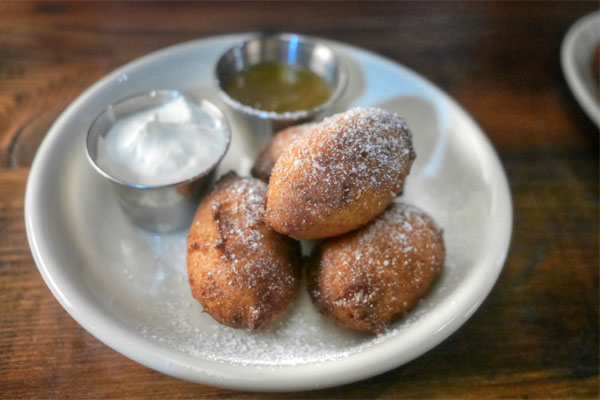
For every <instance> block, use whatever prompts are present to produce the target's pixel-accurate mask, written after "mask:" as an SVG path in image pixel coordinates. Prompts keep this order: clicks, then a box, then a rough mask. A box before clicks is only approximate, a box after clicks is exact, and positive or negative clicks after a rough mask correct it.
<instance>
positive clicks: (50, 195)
mask: <svg viewBox="0 0 600 400" xmlns="http://www.w3.org/2000/svg"><path fill="white" fill-rule="evenodd" d="M247 37H249V35H230V36H221V37H215V38H210V39H202V40H197V41H193V42H189V43H184V44H181V45H177V46H173V47H170V48H167V49H165V50H162V51H158V52H156V53H153V54H150V55H148V56H146V57H142V58H141V59H139V60H137V61H134V62H132V63H130V64H128V65H126V66H124V67H122V68H120V69H118V70H117V71H115V72H113V73H111V74H110V75H108V76H107V77H105V78H104V79H102V80H100V81H99V82H98V83H96V84H95V85H93V86H92V87H91V88H90V89H88V90H87V91H86V92H85V93H83V94H82V95H81V96H80V97H79V98H78V99H77V100H75V101H74V102H73V103H72V104H71V105H70V106H69V107H68V108H67V109H66V110H65V111H64V113H63V114H62V115H61V116H60V118H59V119H58V120H57V121H56V123H55V124H54V126H53V127H52V128H51V129H50V131H49V132H48V134H47V136H46V137H45V139H44V141H43V143H42V145H41V147H40V149H39V151H38V153H37V155H36V158H35V160H34V163H33V166H32V168H31V173H30V176H29V182H28V185H27V193H26V201H25V214H26V224H27V234H28V238H29V243H30V246H31V250H32V252H33V255H34V258H35V261H36V263H37V265H38V268H39V270H40V272H41V274H42V276H43V277H44V280H45V281H46V283H47V285H48V287H49V288H50V289H51V290H52V292H53V293H54V295H55V296H56V298H57V299H58V301H59V302H60V303H61V304H62V305H63V307H64V308H65V309H66V310H67V311H68V312H69V313H70V314H71V315H72V316H73V318H75V320H77V322H79V323H80V324H81V325H82V326H83V327H84V328H85V329H87V330H88V331H89V332H91V333H92V334H93V335H94V336H96V337H97V338H98V339H100V340H101V341H103V342H104V343H106V344H107V345H108V346H110V347H112V348H113V349H115V350H117V351H119V352H120V353H122V354H124V355H126V356H127V357H130V358H131V359H133V360H136V361H138V362H140V363H142V364H144V365H146V366H148V367H150V368H154V369H156V370H158V371H161V372H163V373H165V374H169V375H173V376H176V377H179V378H183V379H188V380H192V381H196V382H202V383H206V384H210V385H215V386H221V387H228V388H235V389H246V390H269V391H284V390H304V389H313V388H323V387H328V386H334V385H339V384H343V383H348V382H352V381H356V380H359V379H363V378H367V377H369V376H373V375H376V374H379V373H381V372H384V371H387V370H390V369H392V368H394V367H397V366H399V365H402V364H404V363H406V362H408V361H410V360H412V359H414V358H416V357H418V356H419V355H421V354H423V353H425V352H426V351H428V350H430V349H431V348H433V347H434V346H435V345H437V344H438V343H440V342H441V341H442V340H444V339H445V338H446V337H448V336H449V335H450V334H451V333H452V332H454V331H456V329H458V328H459V327H460V326H461V325H462V324H463V323H464V322H465V321H466V320H467V319H468V318H469V317H470V316H471V315H472V314H473V312H474V311H475V310H476V309H477V307H478V306H479V305H480V304H481V302H482V301H483V300H484V298H485V297H486V296H487V294H488V293H489V291H490V290H491V288H492V286H493V284H494V282H495V281H496V279H497V277H498V274H499V273H500V271H501V269H502V265H503V262H504V260H505V257H506V252H507V249H508V245H509V240H510V234H511V227H512V208H511V200H510V193H509V188H508V184H507V180H506V176H505V174H504V171H503V169H502V166H501V164H500V161H499V160H498V157H497V156H496V154H495V152H494V150H493V149H492V147H491V145H490V143H489V142H488V140H487V139H486V137H485V134H484V133H483V132H482V131H481V130H480V129H479V127H478V126H477V125H476V124H475V123H474V122H473V120H472V119H471V118H470V117H469V115H468V114H467V113H466V112H465V111H464V110H463V109H462V108H460V107H459V106H458V105H457V104H456V103H455V102H454V101H452V99H450V98H449V97H448V96H447V95H446V94H444V93H443V92H442V91H441V90H440V89H438V88H436V87H435V86H433V85H432V84H431V83H429V82H427V81H426V80H424V79H423V78H421V77H420V76H418V75H417V74H415V73H414V72H411V71H410V70H408V69H406V68H404V67H402V66H401V65H398V64H396V63H394V62H392V61H390V60H386V59H384V58H382V57H380V56H378V55H375V54H372V53H369V52H367V51H365V50H361V49H358V48H355V47H350V46H347V45H344V44H340V43H330V44H331V46H333V47H334V48H335V50H336V51H338V52H339V54H340V55H341V56H342V57H343V58H344V59H345V61H346V62H347V63H348V66H349V73H350V86H349V88H348V91H347V93H346V95H345V97H344V99H343V101H342V103H341V104H340V105H339V107H338V108H339V109H345V108H347V107H351V106H380V107H384V108H387V109H389V110H392V111H396V112H398V113H399V114H401V115H403V116H405V117H406V119H407V121H408V124H409V125H410V127H411V128H412V130H413V134H414V144H415V149H416V152H417V160H416V162H415V164H414V167H413V169H412V172H411V175H410V176H409V178H408V180H407V184H406V187H405V194H404V196H403V197H404V200H406V201H408V202H411V203H413V204H416V205H418V206H420V207H421V208H423V209H425V210H426V211H428V212H429V213H430V214H431V215H433V217H434V218H435V219H436V220H437V221H438V223H439V224H440V225H441V226H442V227H443V228H444V231H445V240H446V246H447V261H446V266H445V271H444V272H443V275H442V276H441V279H440V280H439V282H438V284H437V285H436V286H435V287H434V288H433V290H432V292H431V293H430V295H428V296H427V297H426V298H425V299H424V300H423V301H422V302H421V303H420V304H419V305H418V307H417V308H416V309H415V310H414V311H413V312H411V313H410V315H408V316H407V317H406V318H404V319H402V320H400V321H398V322H396V323H394V324H393V325H392V326H391V328H390V329H389V331H388V332H387V333H386V334H384V335H382V336H379V337H374V336H370V335H364V334H357V333H352V332H348V331H345V330H342V329H340V328H338V327H337V326H335V325H333V324H332V323H331V322H330V321H329V320H327V319H326V318H324V317H322V316H321V315H319V314H318V313H317V312H316V311H315V309H314V307H313V306H312V304H311V302H310V300H309V298H308V295H307V294H306V291H305V290H302V292H301V294H300V295H299V298H298V300H297V302H296V303H295V304H294V306H293V307H292V309H291V310H290V313H289V315H288V316H286V318H284V319H283V320H282V321H281V322H280V323H279V324H278V325H277V326H275V327H273V328H272V329H270V330H268V331H266V332H256V333H252V332H248V331H244V330H235V329H231V328H228V327H224V326H221V325H219V324H217V323H216V322H215V321H214V320H212V318H211V317H210V316H209V315H208V314H205V313H202V312H201V307H200V305H199V304H198V303H197V302H196V301H195V300H194V299H193V298H192V296H191V293H190V289H189V286H188V283H187V275H186V265H185V252H186V244H185V241H186V232H179V233H174V234H169V235H156V234H152V233H148V232H144V231H141V230H139V229H136V228H135V227H133V226H132V225H131V224H130V223H129V222H128V221H127V220H126V219H125V218H124V217H123V214H122V211H121V210H120V209H119V207H118V206H117V203H116V201H115V198H114V196H113V193H112V192H111V190H110V188H109V187H108V186H107V185H106V184H105V182H104V181H103V180H102V179H101V178H100V177H99V176H97V175H96V173H95V172H94V171H93V170H92V168H91V167H90V166H89V165H88V164H87V162H86V158H85V155H84V139H85V134H86V130H87V128H88V126H89V124H90V123H91V121H92V119H93V118H94V117H95V116H96V115H97V114H98V113H99V112H100V111H101V110H102V109H103V108H104V107H106V105H107V104H108V103H112V102H114V101H116V100H118V99H120V98H123V97H126V96H129V95H131V94H133V93H136V92H141V91H147V90H150V89H159V88H173V89H187V90H190V91H192V92H196V93H199V94H202V95H204V96H205V97H207V98H208V99H210V100H212V101H214V102H215V103H217V104H220V105H221V106H222V104H221V103H220V102H219V100H218V98H217V96H216V95H215V89H214V82H213V78H212V77H213V71H212V68H213V65H214V63H215V61H216V60H217V58H218V57H219V55H220V54H221V53H222V52H223V51H225V50H226V49H227V48H228V47H229V46H232V45H233V44H235V43H238V42H240V41H241V40H243V39H245V38H247ZM229 117H230V118H232V122H233V129H234V132H233V139H232V145H231V148H230V151H229V153H228V154H227V156H226V157H225V159H224V161H223V164H222V165H221V167H220V173H223V172H225V171H227V170H229V169H234V170H236V171H238V173H241V174H247V173H248V171H249V169H250V166H251V164H252V162H253V159H254V157H255V155H256V154H257V152H258V151H259V149H260V148H261V147H262V145H263V144H264V142H265V140H266V138H264V137H260V136H256V135H250V134H249V133H248V132H246V131H244V129H242V128H241V127H240V126H239V125H238V123H237V122H236V121H235V120H233V117H232V116H231V115H229Z"/></svg>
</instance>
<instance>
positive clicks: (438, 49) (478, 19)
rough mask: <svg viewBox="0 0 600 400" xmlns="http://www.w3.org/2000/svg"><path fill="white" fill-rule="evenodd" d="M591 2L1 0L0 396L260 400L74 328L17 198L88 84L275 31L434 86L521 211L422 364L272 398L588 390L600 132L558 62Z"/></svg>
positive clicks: (594, 319)
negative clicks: (451, 328) (468, 305)
mask: <svg viewBox="0 0 600 400" xmlns="http://www.w3.org/2000/svg"><path fill="white" fill-rule="evenodd" d="M597 8H598V5H597V2H586V3H571V2H569V3H566V2H557V3H537V2H536V3H512V2H510V3H509V2H504V3H496V2H489V3H479V4H462V3H452V4H449V3H425V4H420V3H367V2H352V3H321V2H319V3H132V2H128V3H116V2H109V3H95V2H94V3H83V2H81V3H80V2H75V3H55V2H39V3H38V2H10V1H3V2H0V398H32V397H33V398H39V397H44V398H46V397H50V398H61V399H62V398H88V397H90V398H115V397H118V398H120V397H140V398H148V397H166V398H180V397H181V398H184V397H187V398H216V397H218V398H257V399H259V398H265V397H266V396H265V394H256V393H241V392H234V391H229V390H223V389H219V388H214V387H208V386H203V385H199V384H194V383H189V382H184V381H181V380H177V379H175V378H171V377H168V376H165V375H162V374H160V373H158V372H155V371H153V370H150V369H148V368H146V367H144V366H141V365H139V364H137V363H135V362H133V361H131V360H129V359H127V358H125V357H124V356H122V355H120V354H118V353H116V352H115V351H113V350H111V349H110V348H108V347H107V346H105V345H104V344H102V343H101V342H99V341H98V340H96V339H95V338H94V337H92V336H91V335H90V334H89V333H87V332H86V331H85V330H84V329H83V328H81V327H80V326H79V325H78V324H77V323H76V322H75V321H74V320H73V319H72V318H71V317H70V316H69V315H68V314H67V313H66V312H65V311H64V310H63V309H62V307H61V306H60V305H59V304H58V302H57V301H56V300H55V299H54V297H53V296H52V294H51V293H50V291H49V290H48V289H47V287H46V286H45V284H44V282H43V281H42V279H41V277H40V274H39V273H38V271H37V269H36V266H35V264H34V261H33V259H32V256H31V253H30V251H29V247H28V244H27V240H26V236H25V227H24V221H23V198H24V191H25V185H26V181H27V176H28V171H29V169H28V167H29V165H30V164H31V161H32V158H33V156H34V154H35V151H36V148H37V147H38V145H39V143H40V141H41V139H42V138H43V137H44V135H45V133H46V132H47V130H48V128H49V127H50V125H51V124H52V122H53V121H54V120H55V119H56V118H57V116H58V115H59V114H60V113H61V112H62V111H63V110H64V108H65V107H66V106H67V105H68V104H69V103H70V102H71V101H73V100H74V99H75V98H76V97H77V96H78V95H79V94H80V93H81V92H82V91H83V90H84V89H85V88H87V87H88V86H89V85H91V84H92V83H93V82H95V81H96V80H98V79H99V78H101V77H102V76H104V75H105V74H107V73H108V72H109V71H111V70H113V69H115V68H117V67H118V66H120V65H122V64H124V63H126V62H128V61H130V60H133V59H135V58H137V57H139V56H141V55H143V54H146V53H148V52H151V51H153V50H156V49H160V48H162V47H165V46H168V45H171V44H174V43H178V42H181V41H185V40H190V39H196V38H202V37H207V36H212V35H218V34H223V33H230V32H243V31H257V30H265V29H271V30H279V31H293V32H299V33H305V34H310V35H316V36H322V37H325V38H330V39H335V40H340V41H344V42H347V43H350V44H352V45H356V46H360V47H364V48H367V49H370V50H372V51H375V52H377V53H380V54H382V55H384V56H387V57H389V58H391V59H393V60H396V61H398V62H400V63H402V64H405V65H406V66H408V67H409V68H412V69H414V70H416V71H419V72H420V73H422V74H423V75H424V76H425V77H427V78H429V79H431V80H432V81H433V82H434V83H436V84H437V85H439V86H440V87H441V88H443V89H444V90H446V91H447V92H448V93H449V94H450V95H451V96H453V97H454V98H455V99H456V100H457V101H458V102H459V103H461V104H462V105H463V106H464V107H465V108H466V109H467V110H468V111H469V112H470V113H471V114H472V115H473V117H474V118H475V120H477V121H478V123H479V124H480V125H481V126H482V128H483V130H484V131H485V132H486V133H487V135H488V136H489V138H490V140H491V141H492V143H493V144H494V146H495V147H496V149H497V151H498V153H499V155H500V158H501V159H502V162H503V163H504V166H505V168H506V172H507V174H508V179H509V181H510V186H511V190H512V195H513V201H514V209H515V223H514V233H513V238H512V245H511V249H510V253H509V256H508V259H507V261H506V264H505V267H504V270H503V273H502V275H501V276H500V279H499V281H498V282H497V284H496V286H495V288H494V289H493V291H492V292H491V294H490V296H489V297H488V298H487V300H486V301H485V303H484V304H483V306H482V307H481V308H480V309H479V310H478V311H477V312H476V313H475V315H474V316H473V317H472V318H471V319H470V320H469V321H468V322H467V323H466V324H465V325H464V326H463V327H462V328H461V329H460V330H459V331H458V332H456V333H455V334H454V335H452V336H451V337H450V338H449V339H448V340H446V341H445V342H444V343H442V344H441V345H439V346H438V347H437V348H435V349H434V350H432V351H430V352H429V353H427V354H425V355H424V356H422V357H420V358H418V359H417V360H415V361H413V362H411V363H409V364H407V365H404V366H402V367H399V368H396V369H395V370H393V371H390V372H388V373H385V374H383V375H380V376H377V377H375V378H372V379H368V380H366V381H362V382H357V383H354V384H350V385H346V386H342V387H338V388H332V389H328V390H323V391H316V392H304V393H283V394H272V395H269V397H272V398H440V397H441V398H465V397H470V398H484V397H485V398H598V397H599V383H600V382H599V374H598V365H599V349H598V342H599V334H598V333H599V322H598V321H599V316H598V308H599V307H598V304H599V297H598V294H599V289H598V286H599V282H598V270H599V268H598V267H599V265H598V260H599V258H598V244H599V241H598V221H599V214H598V205H599V194H598V179H599V173H598V168H599V166H598V137H599V131H598V128H597V127H595V126H594V125H593V124H592V123H591V122H590V121H589V120H588V119H587V117H586V116H585V115H584V113H583V111H582V110H581V109H580V108H579V107H578V105H577V103H576V102H575V100H574V98H573V96H572V95H571V93H570V91H569V89H568V87H567V85H566V83H565V80H564V78H563V75H562V72H561V69H560V64H559V48H560V44H561V40H562V38H563V36H564V34H565V32H566V30H567V29H568V27H569V26H570V25H571V24H572V23H573V22H575V21H576V20H577V19H578V18H580V17H581V16H583V15H585V14H587V13H589V12H591V11H594V10H595V9H597Z"/></svg>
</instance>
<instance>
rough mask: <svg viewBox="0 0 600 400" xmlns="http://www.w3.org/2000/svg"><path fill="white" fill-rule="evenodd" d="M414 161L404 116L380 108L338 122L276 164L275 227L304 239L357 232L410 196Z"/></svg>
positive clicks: (271, 197)
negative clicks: (407, 182)
mask: <svg viewBox="0 0 600 400" xmlns="http://www.w3.org/2000/svg"><path fill="white" fill-rule="evenodd" d="M414 158H415V153H414V151H413V148H412V137H411V134H410V132H409V130H408V127H407V126H406V123H405V122H404V120H403V119H402V118H400V117H399V116H398V115H396V114H393V113H390V112H387V111H384V110H381V109H377V108H366V109H359V108H357V109H352V110H349V111H346V112H344V113H340V114H336V115H334V116H332V117H330V118H327V119H326V120H325V121H323V122H322V123H320V124H317V125H316V126H315V127H313V128H312V129H311V130H310V131H309V132H308V133H306V135H305V136H304V137H303V138H302V139H301V140H297V141H296V142H294V143H292V144H291V145H290V148H289V149H288V150H287V151H286V152H285V153H284V154H283V155H281V157H280V158H279V159H278V160H277V162H276V163H275V166H274V167H273V172H272V174H271V179H270V181H269V191H268V195H267V198H268V200H267V222H268V224H269V225H270V226H271V227H273V229H275V230H276V231H278V232H281V233H284V234H286V235H289V236H291V237H294V238H296V239H317V238H325V237H330V236H336V235H340V234H342V233H346V232H349V231H351V230H354V229H357V228H359V227H360V226H362V225H364V224H366V223H367V222H369V221H370V220H371V219H373V218H374V217H375V216H377V215H378V214H380V213H381V212H382V211H383V210H384V209H385V208H386V207H387V206H388V205H389V204H390V203H391V202H392V201H393V199H394V197H395V196H396V194H398V193H399V192H401V191H402V188H403V186H404V179H405V177H406V176H407V175H408V173H409V171H410V167H411V165H412V162H413V160H414Z"/></svg>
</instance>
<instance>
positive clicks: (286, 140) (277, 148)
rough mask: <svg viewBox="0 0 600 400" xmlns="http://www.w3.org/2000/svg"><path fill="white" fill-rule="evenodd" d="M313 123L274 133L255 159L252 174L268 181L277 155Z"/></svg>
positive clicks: (302, 134)
mask: <svg viewBox="0 0 600 400" xmlns="http://www.w3.org/2000/svg"><path fill="white" fill-rule="evenodd" d="M315 125H316V124H314V123H307V124H302V125H296V126H292V127H289V128H286V129H284V130H282V131H280V132H278V133H276V134H275V136H273V137H272V138H271V140H270V141H269V143H268V144H267V146H266V147H265V148H264V150H263V151H262V153H260V155H259V156H258V158H257V159H256V162H255V163H254V166H253V167H252V171H250V173H251V174H252V176H254V177H255V178H258V179H260V180H261V181H263V182H267V183H268V182H269V177H270V176H271V171H272V170H273V166H274V165H275V163H276V162H277V160H278V159H279V157H280V156H281V155H282V154H283V153H284V152H285V151H286V150H287V149H288V148H289V147H290V145H291V144H292V143H293V142H295V141H296V140H298V139H299V138H301V137H303V136H304V134H305V133H306V132H308V131H309V130H310V129H311V128H312V127H313V126H315Z"/></svg>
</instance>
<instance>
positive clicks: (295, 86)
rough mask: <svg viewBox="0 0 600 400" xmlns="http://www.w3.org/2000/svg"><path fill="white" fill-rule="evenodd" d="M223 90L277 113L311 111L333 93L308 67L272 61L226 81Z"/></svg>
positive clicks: (233, 96) (248, 103)
mask: <svg viewBox="0 0 600 400" xmlns="http://www.w3.org/2000/svg"><path fill="white" fill-rule="evenodd" d="M225 91H226V92H227V94H228V95H229V96H231V97H232V98H234V99H235V100H237V101H239V102H240V103H242V104H245V105H247V106H250V107H252V108H255V109H257V110H261V111H274V112H277V113H284V112H293V111H301V110H310V109H312V108H314V107H316V106H318V105H321V104H323V103H325V102H326V101H327V100H328V99H329V97H330V96H331V92H332V90H331V87H330V86H329V85H328V84H327V82H326V81H325V79H323V78H321V77H320V76H319V75H317V74H315V73H314V72H312V71H310V70H309V69H307V68H303V67H299V66H297V65H288V64H280V63H275V62H268V63H262V64H258V65H255V66H253V67H250V68H248V69H246V70H244V71H242V72H240V73H239V74H238V75H236V76H234V77H233V78H232V79H231V80H230V81H229V82H227V83H226V84H225Z"/></svg>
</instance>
